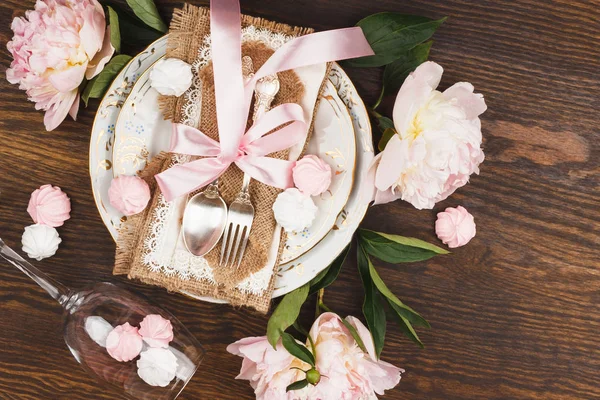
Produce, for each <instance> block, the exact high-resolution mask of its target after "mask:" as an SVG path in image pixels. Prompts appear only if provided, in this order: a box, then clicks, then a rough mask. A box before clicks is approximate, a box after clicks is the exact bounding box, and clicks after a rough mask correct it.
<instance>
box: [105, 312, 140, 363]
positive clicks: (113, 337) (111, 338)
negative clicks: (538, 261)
mask: <svg viewBox="0 0 600 400" xmlns="http://www.w3.org/2000/svg"><path fill="white" fill-rule="evenodd" d="M143 344H144V343H143V341H142V337H141V336H140V334H139V333H138V328H136V327H134V326H131V325H129V322H125V323H124V324H123V325H119V326H117V327H116V328H115V329H113V330H112V331H110V333H109V334H108V336H107V337H106V351H108V354H110V356H111V357H112V358H114V359H115V360H117V361H121V362H124V361H131V360H133V359H134V358H136V357H137V356H138V355H139V354H140V352H141V351H142V346H143Z"/></svg>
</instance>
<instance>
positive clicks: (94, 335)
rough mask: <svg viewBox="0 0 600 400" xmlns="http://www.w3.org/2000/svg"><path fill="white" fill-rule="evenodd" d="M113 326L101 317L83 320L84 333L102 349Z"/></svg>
mask: <svg viewBox="0 0 600 400" xmlns="http://www.w3.org/2000/svg"><path fill="white" fill-rule="evenodd" d="M112 330H113V326H112V325H111V324H109V323H108V321H107V320H105V319H104V318H102V317H98V316H91V317H87V318H86V319H85V331H86V332H87V334H88V335H89V337H90V338H91V339H92V340H93V341H94V342H96V343H97V344H98V345H100V346H102V347H106V338H107V337H108V334H109V333H110V332H111V331H112Z"/></svg>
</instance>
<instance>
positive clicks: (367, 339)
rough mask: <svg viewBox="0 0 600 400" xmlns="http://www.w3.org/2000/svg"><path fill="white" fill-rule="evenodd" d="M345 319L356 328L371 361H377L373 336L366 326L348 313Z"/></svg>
mask: <svg viewBox="0 0 600 400" xmlns="http://www.w3.org/2000/svg"><path fill="white" fill-rule="evenodd" d="M346 321H348V323H350V325H352V326H353V327H354V329H356V332H358V336H360V339H361V340H362V341H363V343H364V345H365V348H366V350H367V353H369V356H371V359H372V360H373V361H377V354H376V353H375V344H374V343H373V336H372V335H371V332H369V330H368V329H367V327H366V326H365V325H364V324H363V323H362V322H361V321H360V320H359V319H358V318H355V317H353V316H351V315H349V316H347V317H346Z"/></svg>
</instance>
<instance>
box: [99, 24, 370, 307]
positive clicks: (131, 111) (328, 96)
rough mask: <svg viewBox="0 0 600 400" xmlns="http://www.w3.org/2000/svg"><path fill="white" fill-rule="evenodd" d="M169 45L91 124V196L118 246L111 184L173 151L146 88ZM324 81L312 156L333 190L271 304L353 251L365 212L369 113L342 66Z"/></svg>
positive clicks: (298, 243)
mask: <svg viewBox="0 0 600 400" xmlns="http://www.w3.org/2000/svg"><path fill="white" fill-rule="evenodd" d="M166 45H167V37H166V36H165V37H163V38H161V39H159V40H157V41H156V42H154V43H153V44H152V45H150V46H149V47H148V48H147V49H146V50H145V51H143V52H142V53H140V54H138V55H137V56H136V57H135V58H133V59H132V60H131V62H130V63H129V64H128V65H126V66H125V68H123V70H122V71H121V72H120V73H119V75H118V76H117V77H116V79H115V80H114V82H113V83H112V85H111V86H110V88H109V89H108V91H107V93H106V95H105V97H104V98H103V99H102V102H101V103H100V106H99V108H98V112H97V114H96V117H95V119H94V124H93V127H92V136H91V141H90V154H89V157H90V176H91V180H92V190H93V193H94V199H95V202H96V205H97V207H98V210H99V211H100V215H101V217H102V220H103V221H104V223H105V225H106V226H107V228H108V230H109V231H110V233H111V235H112V236H113V238H114V239H115V240H116V239H117V236H118V228H119V226H120V224H121V223H122V222H124V221H125V220H126V217H125V216H123V215H122V214H121V213H120V212H119V211H117V210H116V209H114V208H113V207H112V206H111V205H110V202H109V201H108V188H109V187H110V183H111V180H112V178H113V177H115V176H118V175H134V174H136V173H137V172H138V171H139V170H141V169H143V168H144V167H145V165H146V163H147V162H148V161H149V160H151V159H152V157H154V156H155V155H156V154H158V153H160V152H161V151H166V150H168V146H169V140H170V132H171V126H170V125H171V122H170V121H165V120H164V119H163V116H162V114H161V113H160V111H159V109H158V93H157V92H156V91H155V90H154V89H153V88H152V87H151V86H150V83H149V80H148V75H149V72H150V70H151V69H152V67H153V65H154V63H156V62H157V61H158V60H160V59H161V58H163V57H164V55H165V51H166ZM327 78H328V80H327V82H326V86H325V89H324V91H323V93H322V95H321V96H322V98H321V101H320V102H319V106H318V109H317V113H316V117H315V121H314V131H313V135H312V137H311V139H310V142H309V145H308V149H307V153H308V154H315V155H318V156H319V157H321V158H322V159H323V160H326V161H327V162H328V163H329V164H330V165H331V166H332V170H333V171H334V177H333V180H332V184H331V187H330V188H329V190H328V191H327V192H325V193H324V194H322V195H321V196H318V197H315V198H314V200H315V204H316V205H317V206H318V208H319V211H318V215H317V218H316V219H315V222H314V223H313V225H312V226H311V227H310V228H307V229H304V230H303V231H301V232H294V233H293V234H290V235H288V237H287V241H286V244H285V248H284V251H283V254H282V261H281V265H280V267H279V270H278V272H277V277H276V282H275V290H274V292H273V297H277V296H281V295H283V294H285V293H288V292H290V291H292V290H294V289H296V288H298V287H300V286H302V285H303V284H304V283H306V282H308V281H309V280H311V279H312V278H313V277H314V276H316V275H317V274H318V273H319V272H320V271H322V270H323V269H324V268H326V267H327V266H328V265H329V264H330V263H331V262H332V261H333V260H334V259H335V257H336V256H337V255H338V254H339V253H340V252H341V251H342V250H343V249H344V248H345V247H346V246H347V245H348V243H349V242H350V240H351V238H352V234H353V233H354V231H355V230H356V228H357V227H358V224H359V223H360V221H361V220H362V219H363V217H364V214H365V212H366V209H367V202H368V199H366V198H365V197H364V192H365V191H364V190H362V189H363V188H362V187H361V184H362V182H363V181H364V177H365V175H366V173H367V169H368V167H369V164H370V162H371V160H372V159H373V145H372V138H371V127H370V123H369V118H368V114H367V110H366V109H365V106H364V104H363V103H362V100H361V99H360V97H359V96H358V93H357V92H356V88H355V87H354V85H353V84H352V82H351V81H350V79H349V78H348V76H347V75H346V73H345V72H344V71H343V70H342V69H341V68H340V66H339V65H337V64H334V66H333V68H332V70H331V72H330V74H329V76H328V77H327ZM198 92H199V91H198ZM190 100H192V101H191V102H190V103H193V104H196V105H198V104H200V102H201V99H198V98H195V97H193V96H192V98H191V99H190ZM198 108H199V107H198ZM196 117H197V116H196Z"/></svg>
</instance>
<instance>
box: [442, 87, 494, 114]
mask: <svg viewBox="0 0 600 400" xmlns="http://www.w3.org/2000/svg"><path fill="white" fill-rule="evenodd" d="M474 90H475V88H474V87H473V85H472V84H470V83H468V82H458V83H455V84H454V85H452V86H450V87H449V88H448V89H446V90H445V91H444V97H445V98H446V99H448V100H454V101H456V102H457V104H458V105H459V106H460V107H461V108H462V109H463V110H464V111H465V113H466V117H467V119H469V120H471V119H475V118H477V117H478V116H479V115H481V114H483V113H484V112H485V110H487V105H486V104H485V100H484V99H483V95H482V94H480V93H473V91H474Z"/></svg>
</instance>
